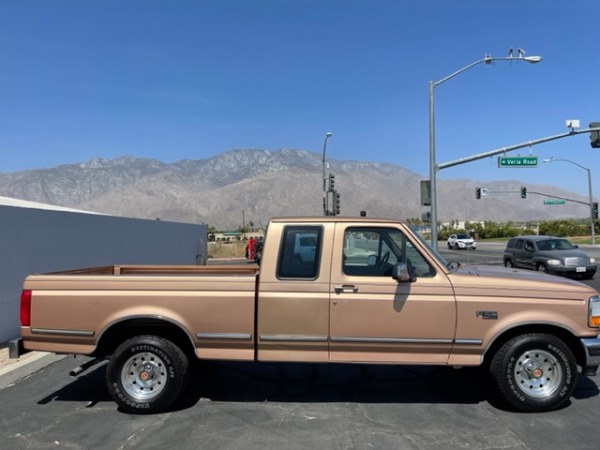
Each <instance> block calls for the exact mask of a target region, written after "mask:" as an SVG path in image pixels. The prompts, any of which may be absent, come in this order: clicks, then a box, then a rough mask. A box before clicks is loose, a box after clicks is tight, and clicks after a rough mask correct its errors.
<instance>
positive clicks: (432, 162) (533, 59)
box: [429, 49, 542, 248]
mask: <svg viewBox="0 0 600 450" xmlns="http://www.w3.org/2000/svg"><path fill="white" fill-rule="evenodd" d="M523 54H524V52H523V51H522V50H519V57H516V58H515V57H513V56H512V49H511V52H510V55H511V56H508V57H502V58H495V57H492V56H490V55H486V56H485V57H484V58H483V59H480V60H479V61H475V62H473V63H471V64H469V65H468V66H465V67H463V68H462V69H459V70H457V71H456V72H454V73H452V74H450V75H448V76H447V77H445V78H442V79H441V80H439V81H430V82H429V183H430V190H431V245H432V246H433V247H434V248H437V238H438V232H437V231H438V230H437V179H436V178H437V171H438V170H439V168H438V166H437V163H436V158H435V102H434V90H435V88H436V86H439V85H440V84H442V83H445V82H446V81H448V80H450V79H451V78H454V77H455V76H457V75H459V74H461V73H463V72H465V71H467V70H469V69H470V68H471V67H474V66H476V65H478V64H481V63H485V64H491V63H493V62H494V61H517V62H518V61H525V62H528V63H530V64H535V63H538V62H540V61H541V60H542V57H541V56H523Z"/></svg>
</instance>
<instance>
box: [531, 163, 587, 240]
mask: <svg viewBox="0 0 600 450" xmlns="http://www.w3.org/2000/svg"><path fill="white" fill-rule="evenodd" d="M542 161H543V162H545V163H549V162H555V161H563V162H568V163H571V164H574V165H576V166H577V167H579V168H580V169H583V170H585V171H587V175H588V197H589V199H590V200H589V201H590V219H592V226H591V228H590V234H591V235H592V245H596V230H595V229H594V228H595V227H594V196H593V195H592V170H591V169H589V168H587V167H583V166H582V165H581V164H577V163H576V162H575V161H571V160H570V159H554V157H550V158H547V159H543V160H542Z"/></svg>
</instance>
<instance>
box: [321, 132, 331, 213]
mask: <svg viewBox="0 0 600 450" xmlns="http://www.w3.org/2000/svg"><path fill="white" fill-rule="evenodd" d="M330 137H331V133H330V132H327V133H325V141H323V215H324V216H327V215H328V214H329V205H328V204H327V175H326V174H325V151H326V150H327V139H329V138H330Z"/></svg>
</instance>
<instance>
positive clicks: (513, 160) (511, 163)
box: [498, 156, 538, 167]
mask: <svg viewBox="0 0 600 450" xmlns="http://www.w3.org/2000/svg"><path fill="white" fill-rule="evenodd" d="M537 164H538V157H537V156H498V167H537Z"/></svg>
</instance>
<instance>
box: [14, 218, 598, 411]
mask: <svg viewBox="0 0 600 450" xmlns="http://www.w3.org/2000/svg"><path fill="white" fill-rule="evenodd" d="M21 323H22V327H21V341H20V342H19V343H18V344H21V345H19V346H18V347H19V348H23V349H24V350H44V351H50V352H56V353H65V354H71V353H72V354H82V355H90V356H95V357H97V358H99V359H100V360H104V359H106V358H109V362H108V366H107V369H106V381H107V387H108V390H109V391H110V394H111V395H112V397H113V398H114V400H115V401H116V402H117V403H118V404H119V406H120V407H121V408H122V409H123V410H125V411H131V412H156V411H160V410H164V409H166V408H168V407H169V406H170V405H171V404H172V403H173V402H174V401H176V400H177V398H178V397H179V396H180V395H181V393H182V392H183V390H184V387H185V385H186V383H187V380H188V378H189V372H190V362H191V361H192V359H193V358H194V357H196V358H201V359H211V360H238V361H270V362H271V361H282V362H285V361H288V362H291V361H294V362H316V363H324V362H330V363H336V362H337V363H385V364H411V365H417V364H437V365H449V366H456V367H460V366H480V365H481V366H484V367H485V370H486V371H488V372H489V374H490V375H491V383H492V385H493V387H494V388H495V390H496V392H498V393H499V394H500V398H501V399H504V400H505V401H506V402H508V404H509V405H512V407H514V408H517V409H519V410H523V411H545V410H550V409H554V408H558V407H559V406H560V405H562V404H564V403H565V402H566V401H568V399H569V397H570V395H571V393H572V391H573V388H574V386H575V383H576V378H577V369H578V367H577V366H578V365H579V366H580V367H581V370H582V372H583V373H584V374H585V375H595V373H596V370H597V367H598V365H599V364H600V339H599V338H598V333H599V329H600V296H599V295H598V292H596V291H595V290H594V289H592V288H590V287H588V286H586V285H584V284H581V283H579V282H576V281H572V280H568V279H565V278H559V277H554V276H552V275H547V274H542V273H537V272H531V271H521V270H516V269H508V268H505V267H500V266H498V267H496V266H469V265H465V266H459V265H458V264H456V263H448V262H447V261H445V260H444V258H443V257H442V256H441V255H439V254H438V253H437V251H436V250H434V249H432V248H431V247H430V246H429V245H428V244H427V243H426V242H425V241H424V239H422V237H421V236H420V235H419V234H418V233H415V232H414V231H413V230H412V229H411V228H410V227H409V226H408V225H407V224H405V223H402V222H399V221H396V220H384V219H372V218H366V217H364V218H340V217H330V218H323V217H319V218H276V219H272V220H271V221H270V223H269V226H268V231H267V235H266V238H265V243H264V249H263V255H262V260H261V263H260V266H258V265H256V264H247V265H239V266H210V265H209V266H110V267H98V268H91V269H80V270H71V271H65V272H60V273H52V274H45V275H31V276H29V277H27V278H26V280H25V282H24V290H23V294H22V299H21ZM15 346H16V345H14V346H13V347H15ZM15 353H17V352H15ZM81 369H83V368H81Z"/></svg>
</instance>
